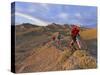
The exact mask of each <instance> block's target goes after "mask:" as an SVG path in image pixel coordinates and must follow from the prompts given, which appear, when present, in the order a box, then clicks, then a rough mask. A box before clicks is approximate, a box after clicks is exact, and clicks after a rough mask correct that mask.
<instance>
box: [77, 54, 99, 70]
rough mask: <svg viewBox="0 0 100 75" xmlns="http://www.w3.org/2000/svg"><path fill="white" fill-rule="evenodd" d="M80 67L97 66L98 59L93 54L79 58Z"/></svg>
mask: <svg viewBox="0 0 100 75" xmlns="http://www.w3.org/2000/svg"><path fill="white" fill-rule="evenodd" d="M79 67H80V68H82V69H90V68H96V67H97V64H96V59H95V58H93V57H92V56H84V57H81V58H80V59H79Z"/></svg>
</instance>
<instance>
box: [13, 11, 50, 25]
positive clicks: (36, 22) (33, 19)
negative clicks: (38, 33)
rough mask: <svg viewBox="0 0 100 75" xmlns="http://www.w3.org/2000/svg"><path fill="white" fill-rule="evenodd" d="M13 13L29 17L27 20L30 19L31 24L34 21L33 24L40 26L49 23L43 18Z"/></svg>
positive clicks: (17, 13)
mask: <svg viewBox="0 0 100 75" xmlns="http://www.w3.org/2000/svg"><path fill="white" fill-rule="evenodd" d="M15 15H17V16H21V17H24V18H26V19H29V20H32V21H33V24H34V23H35V24H37V25H40V26H46V25H47V24H49V22H45V21H43V20H40V19H38V18H35V17H33V16H30V15H27V14H23V13H19V12H16V13H15ZM12 16H13V14H12Z"/></svg>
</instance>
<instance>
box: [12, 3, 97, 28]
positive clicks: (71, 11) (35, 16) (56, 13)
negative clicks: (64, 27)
mask: <svg viewBox="0 0 100 75" xmlns="http://www.w3.org/2000/svg"><path fill="white" fill-rule="evenodd" d="M15 10H16V11H15V15H14V14H13V13H12V16H15V23H16V24H21V23H32V24H37V25H47V24H50V23H58V24H66V23H67V24H81V25H84V26H88V27H96V25H97V7H94V6H78V5H64V4H45V3H31V2H16V4H15Z"/></svg>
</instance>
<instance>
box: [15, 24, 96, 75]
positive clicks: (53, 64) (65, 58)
mask: <svg viewBox="0 0 100 75" xmlns="http://www.w3.org/2000/svg"><path fill="white" fill-rule="evenodd" d="M56 32H61V34H62V35H63V36H64V43H63V47H62V48H59V47H58V46H56V45H54V44H53V43H52V40H51V36H52V35H54V34H56ZM88 34H91V35H88ZM80 35H81V37H82V39H83V41H84V42H85V44H86V45H87V47H88V49H87V50H85V49H84V48H83V49H82V50H74V51H73V50H71V49H70V48H68V47H67V44H68V43H69V41H70V29H69V26H68V25H67V24H66V25H58V24H55V23H53V24H50V25H48V26H37V25H31V24H23V25H18V26H16V51H15V55H16V56H15V57H16V58H15V61H16V63H15V65H16V72H18V73H20V72H41V71H57V70H73V69H89V68H96V66H97V65H96V63H97V57H96V56H97V50H96V48H97V47H96V45H97V44H96V41H97V39H96V38H97V37H96V29H89V28H88V29H87V28H81V32H80Z"/></svg>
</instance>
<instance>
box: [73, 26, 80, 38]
mask: <svg viewBox="0 0 100 75" xmlns="http://www.w3.org/2000/svg"><path fill="white" fill-rule="evenodd" d="M78 34H79V28H78V27H76V26H75V27H73V28H72V30H71V35H72V36H77V35H78Z"/></svg>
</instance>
